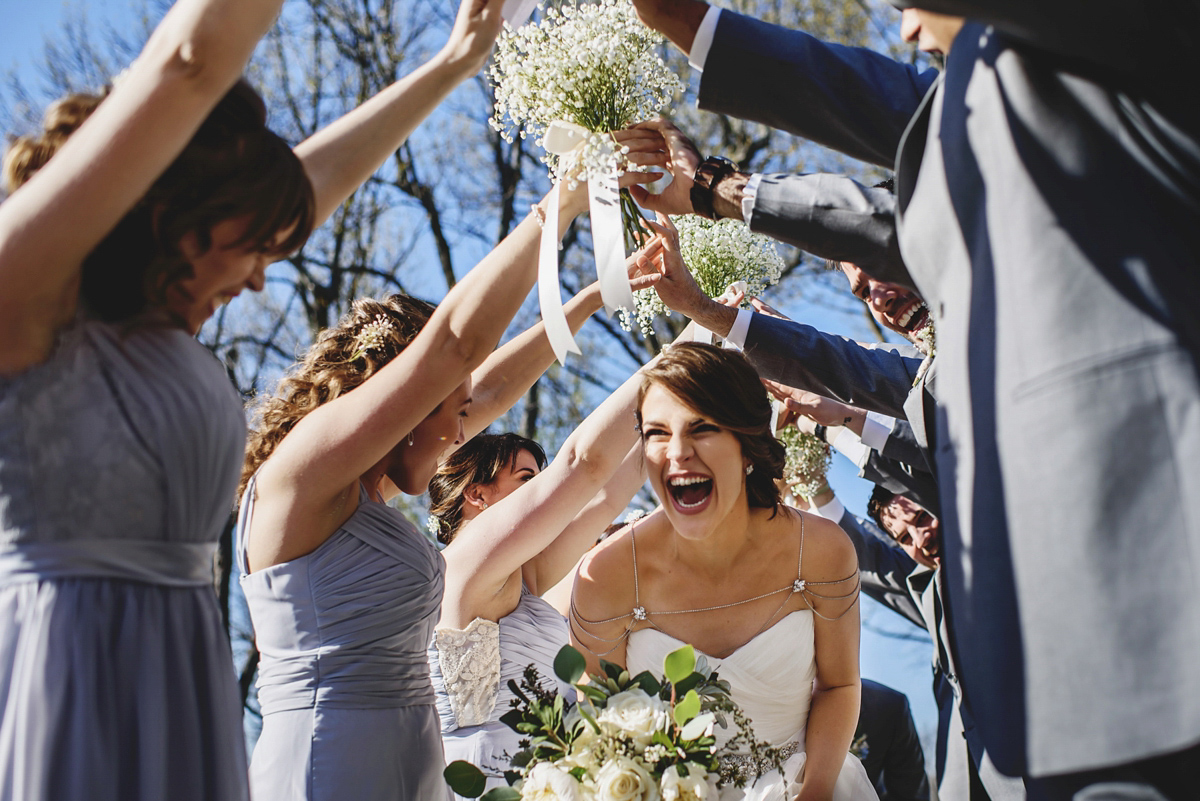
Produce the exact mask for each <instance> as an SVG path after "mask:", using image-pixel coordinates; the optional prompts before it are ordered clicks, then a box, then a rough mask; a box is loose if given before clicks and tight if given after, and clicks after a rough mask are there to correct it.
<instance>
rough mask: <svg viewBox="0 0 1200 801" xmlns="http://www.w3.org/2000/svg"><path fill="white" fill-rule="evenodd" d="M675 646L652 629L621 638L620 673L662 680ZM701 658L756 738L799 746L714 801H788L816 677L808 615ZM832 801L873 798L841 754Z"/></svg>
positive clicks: (726, 732) (857, 769)
mask: <svg viewBox="0 0 1200 801" xmlns="http://www.w3.org/2000/svg"><path fill="white" fill-rule="evenodd" d="M682 645H683V643H682V642H681V641H680V640H677V639H676V638H674V637H672V636H671V635H669V634H665V633H663V632H661V631H659V630H657V629H652V628H647V629H639V630H637V631H634V632H632V633H631V634H630V635H629V640H628V644H627V646H626V652H625V655H626V659H625V664H626V667H628V668H629V672H630V673H632V674H634V675H637V674H638V673H640V672H641V671H643V670H648V671H650V672H651V673H652V674H654V675H656V676H659V675H662V672H663V659H664V657H666V655H667V654H669V653H671V652H672V651H674V650H675V649H677V648H680V647H681V646H682ZM697 653H699V652H697ZM705 658H706V659H707V660H708V663H709V665H710V666H711V667H713V669H715V670H716V671H717V672H718V673H719V675H720V678H722V679H724V680H725V681H728V682H729V684H730V687H731V688H732V696H733V700H734V701H735V702H736V703H737V705H738V706H740V707H741V708H742V711H744V712H745V713H746V715H747V716H748V717H749V718H750V720H751V721H752V722H753V728H754V736H755V738H756V739H758V740H765V741H767V742H769V743H770V744H771V745H773V746H776V747H782V746H784V745H787V744H788V743H796V744H797V745H798V747H799V750H798V751H797V752H796V753H795V754H793V755H792V756H791V757H790V758H788V760H787V761H786V762H785V763H784V765H783V772H782V774H781V773H780V771H778V770H771V771H769V772H768V773H766V774H764V775H762V776H760V777H759V778H758V779H757V780H756V781H755V782H753V784H747V786H745V787H742V788H738V787H734V786H733V785H728V786H726V787H724V788H722V791H721V795H720V801H791V799H794V798H795V797H796V794H797V793H799V792H800V777H801V776H802V775H803V773H802V772H803V770H804V762H805V757H806V754H805V753H804V750H803V749H804V732H805V728H806V726H807V725H808V707H809V704H810V703H811V701H812V684H813V679H815V678H816V675H817V665H816V649H815V642H814V639H813V613H812V612H811V611H810V610H807V609H805V610H801V611H797V612H792V613H791V614H789V615H787V616H786V617H784V618H783V619H782V620H780V621H779V622H778V623H776V624H775V625H774V626H772V627H771V628H769V629H767V630H766V631H764V632H761V633H760V634H758V636H756V637H754V638H753V639H752V640H750V641H749V642H748V643H746V644H745V645H743V646H741V647H740V648H738V649H737V650H736V651H734V652H733V653H732V654H730V655H729V656H727V657H724V658H721V659H717V658H715V657H712V656H708V655H707V654H705ZM715 734H716V737H717V744H718V746H719V745H721V744H723V743H724V742H725V741H726V740H728V739H729V738H730V737H731V736H732V735H733V734H734V730H733V729H723V728H721V727H720V726H718V727H717V728H716V731H715ZM833 798H834V801H878V799H879V796H878V795H877V794H876V792H875V788H874V787H872V786H871V781H870V780H869V779H868V778H867V773H866V771H865V770H863V766H862V763H861V762H860V761H859V760H858V758H857V757H855V756H854V755H853V754H850V753H849V752H847V753H846V761H845V763H843V765H842V771H841V774H840V775H839V776H838V780H837V786H836V787H835V789H834V794H833Z"/></svg>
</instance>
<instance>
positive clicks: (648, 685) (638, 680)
mask: <svg viewBox="0 0 1200 801" xmlns="http://www.w3.org/2000/svg"><path fill="white" fill-rule="evenodd" d="M633 685H634V686H635V687H641V688H642V691H643V692H645V693H646V695H649V696H655V695H658V694H659V692H661V691H662V684H661V683H659V681H658V679H656V678H654V676H653V675H652V674H651V673H650V671H648V670H643V671H642V672H641V673H639V674H637V675H636V676H634V677H633Z"/></svg>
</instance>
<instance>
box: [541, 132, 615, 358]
mask: <svg viewBox="0 0 1200 801" xmlns="http://www.w3.org/2000/svg"><path fill="white" fill-rule="evenodd" d="M589 136H591V131H589V130H588V129H587V128H584V127H583V126H582V125H576V124H575V123H573V122H566V121H565V120H556V121H555V122H552V123H550V125H549V127H548V128H547V129H546V135H545V136H544V137H543V138H542V146H543V147H544V148H546V152H547V153H553V154H554V155H556V156H558V157H560V158H570V157H571V154H573V153H575V152H576V151H577V150H578V149H579V148H580V147H582V146H583V143H584V142H585V141H587V138H588V137H589ZM551 191H552V193H553V201H554V202H553V203H551V204H550V205H551V206H552V207H553V215H554V223H553V225H552V224H551V214H550V213H549V212H548V213H547V214H546V224H545V227H544V228H543V229H542V245H541V256H540V258H539V261H538V300H539V302H540V303H541V306H542V320H543V321H545V323H546V336H547V337H548V338H549V340H550V347H551V348H552V349H553V350H554V355H555V357H557V358H558V361H559V363H564V360H565V356H566V354H567V353H568V352H570V353H579V346H578V345H576V344H575V339H574V337H572V336H571V331H570V328H569V327H568V326H567V322H566V315H565V314H564V313H563V310H562V297H561V296H560V294H559V289H558V247H557V242H558V185H555V187H554V189H553V190H551ZM588 204H589V207H590V211H591V216H592V247H593V249H594V251H595V254H596V276H597V278H598V279H599V281H600V297H601V299H602V300H603V301H604V307H605V309H606V310H607V311H608V313H609V315H611V314H612V313H613V312H615V311H616V310H617V309H618V308H620V307H624V308H626V309H628V310H630V311H632V310H633V308H634V301H633V291H632V290H631V289H630V288H629V274H628V272H627V271H626V269H625V238H624V229H623V226H622V223H621V199H620V190H619V187H618V183H617V175H616V173H613V174H612V175H605V176H602V177H599V178H593V179H592V180H590V181H588ZM551 241H552V242H553V244H552V245H548V244H547V242H551ZM552 321H553V322H552Z"/></svg>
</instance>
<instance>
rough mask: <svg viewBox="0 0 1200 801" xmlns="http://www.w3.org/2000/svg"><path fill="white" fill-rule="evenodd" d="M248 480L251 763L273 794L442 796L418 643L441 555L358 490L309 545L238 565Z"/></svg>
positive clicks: (429, 633) (423, 640)
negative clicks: (253, 564) (340, 516)
mask: <svg viewBox="0 0 1200 801" xmlns="http://www.w3.org/2000/svg"><path fill="white" fill-rule="evenodd" d="M254 492H255V487H254V483H253V482H251V484H250V486H249V488H248V489H247V491H246V495H245V497H244V498H243V502H242V512H241V518H240V520H239V521H238V560H239V566H240V567H241V569H242V571H243V575H242V579H241V582H242V589H243V590H244V592H245V594H246V601H247V603H248V605H249V608H250V617H251V620H252V621H253V623H254V632H255V637H256V640H257V643H258V648H259V652H260V654H261V661H260V662H259V678H258V697H259V700H260V702H261V703H262V710H263V733H262V737H261V738H260V739H259V742H258V745H257V747H256V750H255V752H254V759H253V761H252V763H251V785H252V788H253V789H254V790H255V792H256V794H259V795H262V796H263V797H266V798H272V799H310V798H311V799H319V798H333V797H353V798H356V799H360V798H361V799H410V798H413V799H415V798H431V799H435V798H439V797H444V796H445V794H446V792H447V789H446V786H445V783H444V781H443V780H442V778H441V770H442V767H443V766H444V763H443V760H442V753H441V743H440V742H439V738H438V733H437V716H436V711H435V706H434V693H433V685H432V684H431V683H430V678H429V664H428V662H427V660H426V651H427V648H428V646H429V642H430V640H431V639H432V637H433V628H434V626H435V625H436V623H437V619H438V614H439V611H440V607H441V600H442V590H443V577H444V564H445V563H444V561H443V559H442V555H441V554H440V553H439V552H438V551H437V549H436V548H435V547H434V546H433V544H432V543H431V542H430V541H429V540H427V539H426V538H425V537H424V536H423V535H422V534H421V533H420V532H418V531H417V530H416V528H415V527H414V526H413V525H412V524H411V523H409V522H408V520H406V519H405V518H404V516H403V515H402V514H401V513H400V512H398V511H396V510H395V509H392V508H391V507H389V506H386V505H384V504H382V503H377V502H375V501H371V500H370V499H368V498H367V497H366V494H365V493H363V494H362V495H361V497H360V502H359V506H358V509H357V510H356V511H355V512H354V514H352V515H351V516H350V518H349V519H348V520H347V521H346V522H345V523H344V524H343V525H342V527H341V528H339V529H338V530H337V531H336V532H335V533H334V534H333V535H332V536H331V537H330V538H329V539H328V540H326V541H325V542H324V543H322V544H321V545H320V546H319V547H318V548H317V549H316V550H314V551H313V552H312V553H309V554H307V555H306V556H302V557H300V558H298V559H293V560H291V561H289V562H284V563H282V564H278V565H274V566H272V567H268V568H265V569H263V570H258V571H255V572H254V573H250V574H248V575H247V574H245V570H246V561H245V536H244V533H245V531H246V526H247V525H248V523H249V520H250V518H251V516H252V515H253V508H254Z"/></svg>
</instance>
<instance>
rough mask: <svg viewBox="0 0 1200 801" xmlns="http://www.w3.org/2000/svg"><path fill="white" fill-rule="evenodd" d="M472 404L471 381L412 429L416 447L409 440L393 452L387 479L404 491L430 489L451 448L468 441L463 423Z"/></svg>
mask: <svg viewBox="0 0 1200 801" xmlns="http://www.w3.org/2000/svg"><path fill="white" fill-rule="evenodd" d="M470 405H471V379H469V378H468V379H467V380H466V381H464V382H462V383H461V384H459V385H458V388H457V389H455V390H454V391H453V392H451V393H450V396H449V397H447V398H446V399H445V400H444V401H442V402H441V404H440V405H439V406H438V407H437V408H436V409H434V410H433V411H432V412H430V413H429V416H428V417H426V418H425V419H424V420H422V421H421V422H420V423H418V424H417V427H416V428H414V429H413V430H412V444H411V445H410V444H409V442H408V437H405V438H404V439H402V440H400V443H399V444H398V445H397V446H396V447H395V448H394V449H393V450H392V457H393V458H392V460H391V466H390V467H389V468H388V470H387V471H386V472H387V476H388V478H389V479H391V481H392V483H393V484H395V485H396V488H397V489H399V490H400V491H401V492H404V493H406V494H408V495H420V494H421V493H422V492H424V491H425V490H426V489H428V488H429V482H430V480H431V479H432V478H433V474H434V473H435V472H437V468H438V462H440V461H441V459H442V456H443V455H444V454H445V453H446V449H447V448H449V447H450V446H451V445H460V444H462V443H463V442H464V441H466V436H465V433H464V431H463V424H464V421H465V420H466V418H467V409H468V408H469V407H470Z"/></svg>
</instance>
